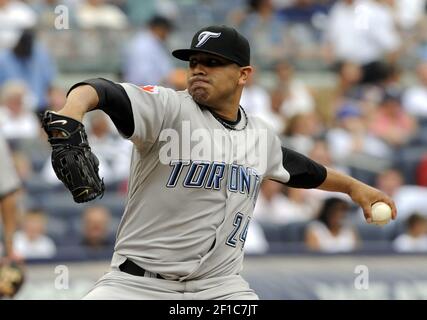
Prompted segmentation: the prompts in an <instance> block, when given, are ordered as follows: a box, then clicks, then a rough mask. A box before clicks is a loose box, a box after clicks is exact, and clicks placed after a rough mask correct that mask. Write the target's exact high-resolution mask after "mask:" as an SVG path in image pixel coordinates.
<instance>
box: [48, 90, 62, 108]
mask: <svg viewBox="0 0 427 320" xmlns="http://www.w3.org/2000/svg"><path fill="white" fill-rule="evenodd" d="M66 99H67V93H66V91H65V90H64V89H63V88H61V87H56V86H52V87H50V88H49V91H48V95H47V105H48V106H49V110H53V111H59V110H60V109H62V108H63V107H64V105H65V101H66Z"/></svg>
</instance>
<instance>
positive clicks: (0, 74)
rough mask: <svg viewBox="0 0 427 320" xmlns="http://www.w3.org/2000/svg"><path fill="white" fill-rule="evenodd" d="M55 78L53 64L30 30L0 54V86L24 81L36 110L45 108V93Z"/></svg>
mask: <svg viewBox="0 0 427 320" xmlns="http://www.w3.org/2000/svg"><path fill="white" fill-rule="evenodd" d="M55 76H56V66H55V62H54V61H53V60H52V59H51V57H50V55H49V53H48V51H47V50H46V49H45V48H44V47H43V46H42V45H41V44H40V43H39V42H37V39H36V35H35V34H34V31H32V30H26V31H24V32H23V33H22V35H21V37H20V39H19V41H18V43H17V44H16V46H15V47H14V48H13V49H10V50H5V51H3V52H1V53H0V86H1V85H3V84H4V83H5V82H6V81H9V80H22V81H24V82H25V83H26V84H27V87H28V88H29V89H30V90H31V93H32V94H33V95H34V96H35V99H36V101H35V104H34V106H35V107H36V108H37V109H38V110H42V109H44V108H46V104H47V92H48V89H49V87H50V85H51V84H52V81H53V79H54V78H55Z"/></svg>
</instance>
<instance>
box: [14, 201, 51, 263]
mask: <svg viewBox="0 0 427 320" xmlns="http://www.w3.org/2000/svg"><path fill="white" fill-rule="evenodd" d="M46 225H47V217H46V215H45V213H44V212H43V211H42V210H39V209H34V210H30V211H28V212H27V213H26V214H25V216H24V217H23V221H22V231H18V232H17V233H16V235H15V238H14V246H15V250H16V252H17V253H18V254H19V255H21V256H22V257H24V258H25V259H40V258H52V257H53V256H55V254H56V246H55V243H54V242H53V241H52V239H50V238H49V237H48V236H47V235H46V234H45V232H46Z"/></svg>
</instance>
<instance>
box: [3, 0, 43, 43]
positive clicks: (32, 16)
mask: <svg viewBox="0 0 427 320" xmlns="http://www.w3.org/2000/svg"><path fill="white" fill-rule="evenodd" d="M36 22H37V16H36V13H35V12H34V11H33V10H32V9H31V8H30V7H29V6H28V5H27V4H25V3H24V2H22V1H16V0H0V50H2V49H9V48H12V47H13V46H15V44H16V42H17V41H18V39H19V37H20V34H21V32H22V30H23V29H27V28H33V27H34V26H35V25H36Z"/></svg>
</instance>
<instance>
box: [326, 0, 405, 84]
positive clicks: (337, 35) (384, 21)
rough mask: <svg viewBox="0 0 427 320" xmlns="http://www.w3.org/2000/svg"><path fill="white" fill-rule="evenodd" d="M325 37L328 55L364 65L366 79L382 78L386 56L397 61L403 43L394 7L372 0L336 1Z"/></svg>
mask: <svg viewBox="0 0 427 320" xmlns="http://www.w3.org/2000/svg"><path fill="white" fill-rule="evenodd" d="M325 40H326V43H327V46H328V54H329V59H331V60H335V61H350V62H353V63H356V64H359V65H361V66H362V68H363V81H364V82H376V81H379V80H381V79H383V78H384V77H385V66H384V63H383V61H384V59H386V60H387V61H389V62H393V61H395V60H396V58H397V52H398V50H399V46H400V38H399V34H398V33H397V30H396V26H395V22H394V18H393V13H392V11H391V9H390V8H389V7H388V6H387V5H386V4H383V3H381V2H380V1H373V0H340V1H337V2H336V3H335V5H334V6H333V7H332V9H331V11H330V14H329V23H328V26H327V29H326V32H325ZM361 48H363V50H361Z"/></svg>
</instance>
